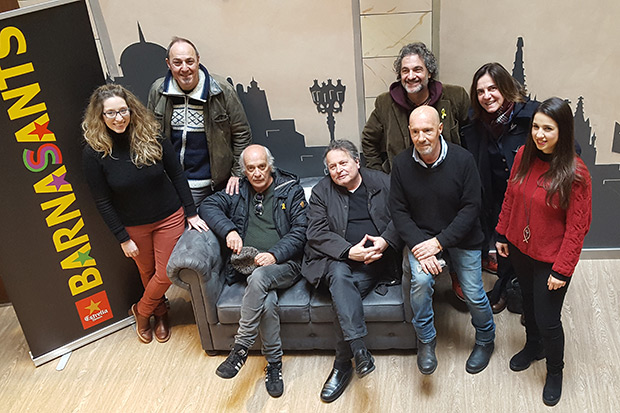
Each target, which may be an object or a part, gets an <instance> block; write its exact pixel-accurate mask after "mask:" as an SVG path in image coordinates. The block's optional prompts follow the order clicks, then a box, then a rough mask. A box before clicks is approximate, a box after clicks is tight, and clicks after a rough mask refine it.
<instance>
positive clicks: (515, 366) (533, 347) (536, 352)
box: [510, 341, 545, 371]
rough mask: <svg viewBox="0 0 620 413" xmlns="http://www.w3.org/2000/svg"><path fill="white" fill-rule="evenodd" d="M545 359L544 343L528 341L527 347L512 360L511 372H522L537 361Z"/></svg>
mask: <svg viewBox="0 0 620 413" xmlns="http://www.w3.org/2000/svg"><path fill="white" fill-rule="evenodd" d="M544 358H545V348H544V347H543V344H542V341H528V342H526V343H525V347H523V349H522V350H521V351H519V352H518V353H517V354H515V355H514V356H512V358H511V359H510V370H512V371H522V370H525V369H527V368H528V367H530V364H532V362H533V361H535V360H542V359H544Z"/></svg>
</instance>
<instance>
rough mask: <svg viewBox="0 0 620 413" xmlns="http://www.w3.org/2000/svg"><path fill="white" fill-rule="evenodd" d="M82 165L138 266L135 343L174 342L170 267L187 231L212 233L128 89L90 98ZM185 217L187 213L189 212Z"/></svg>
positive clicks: (170, 153)
mask: <svg viewBox="0 0 620 413" xmlns="http://www.w3.org/2000/svg"><path fill="white" fill-rule="evenodd" d="M82 130H83V132H84V140H85V141H86V144H87V145H86V146H85V148H84V152H83V158H82V159H83V166H84V173H85V175H86V180H87V182H88V185H89V187H90V189H91V192H92V194H93V197H94V199H95V204H96V205H97V209H98V210H99V212H100V213H101V216H102V217H103V219H104V221H105V223H106V224H107V225H108V227H109V228H110V230H111V231H112V233H113V234H114V236H115V237H116V239H117V240H118V242H119V243H120V246H121V249H122V250H123V253H124V254H125V256H127V257H131V258H133V260H134V261H135V262H136V265H137V267H138V270H139V272H140V277H141V279H142V284H143V285H144V294H143V295H142V298H141V299H140V301H138V303H137V304H134V305H133V306H132V307H131V311H132V313H133V315H134V317H135V319H136V332H137V334H138V339H139V340H140V341H142V342H143V343H150V342H151V341H152V339H153V328H151V321H150V318H151V316H154V318H155V327H154V335H155V339H156V340H157V341H159V342H162V343H163V342H166V341H168V339H169V338H170V326H169V323H168V317H167V313H168V309H167V306H166V303H165V302H164V294H165V292H166V290H167V289H168V287H169V286H170V281H169V280H168V277H167V274H166V265H167V263H168V259H169V258H170V254H171V253H172V249H173V248H174V246H175V244H176V242H177V240H178V239H179V237H180V236H181V234H182V233H183V230H184V229H185V217H186V216H187V217H188V218H187V222H188V223H189V226H190V227H191V228H195V229H197V230H198V231H203V230H205V231H206V230H208V227H207V224H205V222H204V221H203V220H202V219H200V217H199V216H198V215H197V214H196V206H195V205H194V201H193V199H192V196H191V193H190V190H189V186H188V184H187V181H186V179H185V175H184V174H183V170H182V169H181V165H180V164H179V161H178V160H177V158H176V154H175V152H174V149H173V148H172V145H171V143H170V142H169V141H168V140H162V139H160V138H159V124H158V123H157V122H156V120H155V118H154V117H153V115H151V113H150V112H149V111H148V110H147V109H146V108H145V107H144V105H142V103H140V101H139V100H138V99H137V98H136V97H135V96H134V95H133V94H132V93H131V92H129V91H128V90H126V89H125V88H123V87H122V86H119V85H113V84H111V85H104V86H100V87H99V88H97V89H96V90H95V91H94V92H93V94H92V95H91V97H90V102H89V104H88V107H87V108H86V113H85V115H84V121H83V122H82ZM184 210H185V211H184Z"/></svg>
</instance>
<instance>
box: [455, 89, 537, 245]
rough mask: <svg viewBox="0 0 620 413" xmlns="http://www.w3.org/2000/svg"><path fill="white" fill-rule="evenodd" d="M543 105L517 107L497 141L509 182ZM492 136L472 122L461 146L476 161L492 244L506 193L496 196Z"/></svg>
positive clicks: (529, 103) (531, 103)
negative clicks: (490, 150)
mask: <svg viewBox="0 0 620 413" xmlns="http://www.w3.org/2000/svg"><path fill="white" fill-rule="evenodd" d="M539 104H540V103H539V102H537V101H534V100H528V101H527V102H524V103H515V106H514V109H513V115H512V118H511V119H510V122H508V123H507V124H506V125H504V132H503V133H502V135H501V136H500V137H499V139H498V143H499V147H500V148H501V154H502V155H503V156H502V161H503V163H504V165H505V167H504V171H503V173H504V176H502V177H501V178H503V179H505V180H506V181H507V180H508V178H509V177H510V171H511V169H512V164H513V162H514V159H515V155H516V154H517V151H518V150H519V148H520V147H521V146H523V145H524V144H525V140H526V139H528V138H529V136H530V128H531V123H532V117H533V116H534V112H535V111H536V108H538V105H539ZM492 139H493V137H492V135H491V132H490V131H489V130H488V129H487V128H486V127H485V126H484V125H483V123H482V121H480V119H473V120H471V122H470V123H469V124H467V125H465V126H464V127H463V128H461V145H462V146H463V147H464V148H466V149H467V150H468V151H469V152H471V154H472V155H474V160H475V161H476V166H477V167H478V172H479V173H480V180H481V182H482V212H481V213H482V216H481V224H482V228H483V231H484V233H485V237H486V238H487V240H490V237H491V235H492V234H493V233H494V230H495V225H497V218H498V216H499V211H500V209H501V206H502V201H503V192H504V191H500V192H502V193H501V194H496V193H493V184H492V180H493V177H492V174H493V171H492V166H491V160H490V156H489V147H490V145H492V144H493V142H492Z"/></svg>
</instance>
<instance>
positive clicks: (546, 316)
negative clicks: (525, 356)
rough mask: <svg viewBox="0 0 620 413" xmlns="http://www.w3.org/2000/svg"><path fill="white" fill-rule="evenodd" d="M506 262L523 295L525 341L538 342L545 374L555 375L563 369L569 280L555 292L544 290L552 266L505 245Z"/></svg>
mask: <svg viewBox="0 0 620 413" xmlns="http://www.w3.org/2000/svg"><path fill="white" fill-rule="evenodd" d="M509 249H510V260H511V261H512V265H513V266H514V269H515V272H516V273H517V279H518V280H519V285H520V286H521V293H522V294H523V314H524V315H525V333H526V340H527V341H528V342H536V341H540V340H542V343H543V346H544V348H545V354H546V356H547V371H548V372H551V373H557V372H560V371H561V370H562V368H563V367H564V330H563V329H562V320H561V312H562V304H563V303H564V297H565V296H566V291H567V289H568V284H569V281H570V278H569V281H567V282H566V285H565V286H564V287H562V288H558V289H557V290H551V291H550V290H549V289H548V288H547V280H548V279H549V275H550V274H551V267H552V266H553V264H549V263H546V262H541V261H537V260H535V259H533V258H530V257H529V256H527V255H525V254H523V253H522V252H521V251H519V249H518V248H517V247H515V246H514V245H512V244H509Z"/></svg>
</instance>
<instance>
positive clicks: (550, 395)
mask: <svg viewBox="0 0 620 413" xmlns="http://www.w3.org/2000/svg"><path fill="white" fill-rule="evenodd" d="M561 396H562V370H560V371H559V372H556V373H551V372H549V371H547V379H546V380H545V388H544V389H543V403H545V404H546V405H547V406H555V405H556V404H558V402H559V401H560V397H561Z"/></svg>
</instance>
